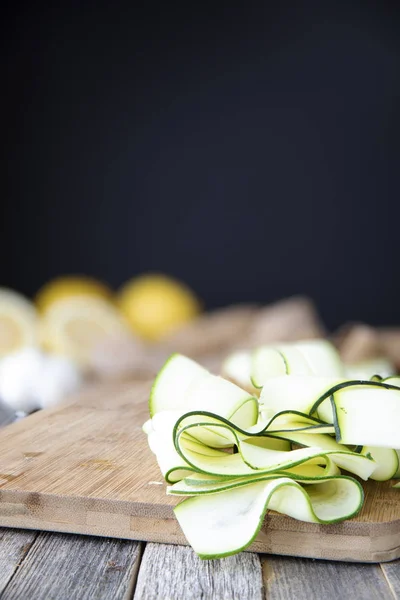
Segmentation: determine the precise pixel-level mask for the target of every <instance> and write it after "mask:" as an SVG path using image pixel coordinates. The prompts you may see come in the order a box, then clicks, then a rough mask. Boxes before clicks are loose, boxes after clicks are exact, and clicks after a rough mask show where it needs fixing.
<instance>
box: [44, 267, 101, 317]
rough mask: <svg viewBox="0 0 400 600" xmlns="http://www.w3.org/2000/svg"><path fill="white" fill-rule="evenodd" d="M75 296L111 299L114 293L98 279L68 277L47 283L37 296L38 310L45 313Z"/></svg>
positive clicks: (77, 276) (79, 276) (81, 276)
mask: <svg viewBox="0 0 400 600" xmlns="http://www.w3.org/2000/svg"><path fill="white" fill-rule="evenodd" d="M75 296H90V297H96V298H104V299H111V298H112V291H111V289H110V288H109V287H107V286H106V285H105V284H104V283H102V282H101V281H97V279H92V278H91V277H86V276H83V275H76V276H74V275H67V276H65V277H58V278H57V279H53V280H52V281H50V282H49V283H46V285H44V286H43V287H42V288H41V289H40V290H39V291H38V293H37V294H36V298H35V302H36V306H37V307H38V309H39V310H40V311H41V312H45V311H46V310H47V309H49V308H50V307H51V306H52V305H53V304H54V303H55V302H58V301H59V300H62V299H63V298H72V297H75Z"/></svg>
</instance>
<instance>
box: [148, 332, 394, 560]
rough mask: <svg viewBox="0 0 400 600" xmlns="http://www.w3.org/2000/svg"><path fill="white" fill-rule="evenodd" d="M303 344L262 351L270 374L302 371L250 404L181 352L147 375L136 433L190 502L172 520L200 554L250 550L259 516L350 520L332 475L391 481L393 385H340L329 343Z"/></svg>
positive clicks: (350, 503) (353, 502)
mask: <svg viewBox="0 0 400 600" xmlns="http://www.w3.org/2000/svg"><path fill="white" fill-rule="evenodd" d="M302 344H303V347H301V344H296V345H284V346H279V350H278V349H276V350H274V351H273V353H271V348H269V349H268V351H267V349H265V348H264V349H262V351H263V352H264V358H265V357H268V356H269V357H270V359H269V360H270V366H271V365H272V364H273V362H274V361H275V367H276V371H275V372H278V370H279V369H282V364H283V366H284V368H285V370H286V373H287V372H288V371H290V368H291V369H292V372H293V371H296V369H297V372H303V373H305V372H306V371H307V370H308V374H303V375H293V374H289V375H287V374H282V375H281V376H279V377H273V378H267V379H266V381H265V382H264V384H263V389H262V391H261V397H260V400H259V401H258V400H257V398H255V397H254V396H253V395H252V394H251V393H250V392H249V391H246V390H243V389H241V388H240V387H238V386H237V385H235V384H233V383H231V382H229V381H226V380H224V379H222V378H221V377H217V376H215V375H212V374H211V373H209V372H208V371H207V370H206V369H203V367H201V366H200V365H197V363H195V362H194V361H191V360H190V359H187V358H186V357H183V356H180V355H174V356H173V357H171V358H170V359H169V361H167V363H166V365H165V366H164V368H163V369H162V370H161V372H160V373H159V375H158V376H157V378H156V381H155V383H154V385H153V388H152V393H151V398H150V403H149V405H150V412H151V415H152V419H150V420H149V421H147V422H146V423H145V424H144V426H143V431H144V432H145V433H146V434H147V436H148V441H149V445H150V448H151V450H152V451H153V452H154V454H155V455H156V458H157V461H158V463H159V466H160V469H161V472H162V473H163V476H164V478H165V480H166V481H167V483H169V484H170V486H169V487H168V492H167V493H169V494H173V495H184V496H189V499H188V500H186V501H184V502H183V503H181V504H180V505H179V506H178V507H177V508H176V509H175V512H176V515H177V518H178V520H179V522H180V523H181V526H182V528H183V531H184V533H185V534H186V536H187V538H188V541H189V543H191V545H192V546H193V547H194V549H195V550H196V552H198V554H200V556H202V557H203V558H213V557H221V556H226V555H229V554H233V553H236V552H238V551H240V550H241V549H243V548H245V547H247V546H248V545H249V544H250V543H251V541H252V540H253V539H254V538H255V536H256V535H257V532H258V530H259V528H260V526H261V523H262V520H263V516H264V515H265V512H266V510H267V509H272V510H276V511H279V512H284V513H285V514H288V515H289V516H292V517H294V518H299V519H302V520H309V521H311V522H321V523H331V522H336V521H339V520H343V519H345V518H349V517H351V516H353V514H355V513H356V512H357V511H358V510H359V509H360V507H361V505H362V488H361V487H360V484H359V483H358V482H357V481H356V480H354V479H352V478H350V477H348V476H346V475H341V472H340V469H345V470H346V471H348V472H350V473H354V474H355V475H357V476H358V477H361V478H363V479H368V478H372V479H375V480H377V481H384V480H387V479H390V478H396V477H399V478H400V450H394V449H393V448H399V447H400V435H399V423H400V377H389V378H387V379H385V380H381V378H380V377H379V376H377V377H375V378H373V380H371V381H359V380H354V381H348V380H345V379H344V378H343V369H342V371H340V369H341V368H342V365H341V364H340V361H339V362H336V366H335V365H334V362H335V360H336V361H337V356H335V351H334V352H333V353H331V354H329V353H330V347H329V345H328V346H327V347H325V351H324V352H325V353H324V352H321V353H319V352H318V344H319V342H315V343H314V342H305V343H302ZM294 346H296V347H294ZM259 356H260V357H261V358H262V354H261V352H260V354H259ZM272 356H274V358H271V357H272ZM278 358H279V360H280V361H281V362H280V363H279V361H278V360H277V359H278ZM242 359H243V357H242ZM245 360H247V358H246V359H245ZM330 361H331V363H330ZM243 364H244V362H243ZM243 364H242V366H243ZM329 364H331V366H329ZM275 367H274V368H275ZM246 368H247V369H248V363H247V367H246ZM263 368H264V367H263ZM325 368H326V371H324V369H325ZM313 369H314V371H313ZM328 371H329V373H330V374H331V375H332V376H327V377H325V376H323V377H321V376H315V375H314V374H313V373H314V372H319V374H320V375H321V374H324V375H325V374H327V375H329V373H328ZM281 372H282V371H281ZM243 373H244V371H243ZM379 375H381V374H379ZM249 389H250V386H247V390H249ZM259 409H260V412H259ZM260 414H261V415H262V418H261V419H260ZM332 436H335V437H332ZM346 444H349V445H352V446H353V445H354V446H357V452H354V451H352V450H351V449H350V448H348V447H347V445H346ZM293 445H294V446H293ZM298 446H300V448H299V447H298ZM300 484H301V485H300ZM302 485H303V486H304V487H301V486H302ZM395 487H397V488H398V489H400V482H399V483H397V484H396V485H395ZM231 517H232V518H231ZM215 519H216V520H217V524H215ZM213 527H214V528H216V530H217V531H216V532H215V531H213ZM218 532H219V533H218Z"/></svg>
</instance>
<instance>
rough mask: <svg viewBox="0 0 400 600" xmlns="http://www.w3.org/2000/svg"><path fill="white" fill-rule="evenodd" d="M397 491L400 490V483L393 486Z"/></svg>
mask: <svg viewBox="0 0 400 600" xmlns="http://www.w3.org/2000/svg"><path fill="white" fill-rule="evenodd" d="M393 487H394V488H395V489H398V490H400V482H399V483H395V484H394V486H393Z"/></svg>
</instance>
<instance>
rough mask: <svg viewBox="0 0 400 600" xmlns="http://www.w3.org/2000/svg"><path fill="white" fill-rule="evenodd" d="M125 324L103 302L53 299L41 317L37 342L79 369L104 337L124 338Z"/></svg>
mask: <svg viewBox="0 0 400 600" xmlns="http://www.w3.org/2000/svg"><path fill="white" fill-rule="evenodd" d="M128 331H129V327H128V324H127V323H126V322H125V321H124V318H123V317H122V315H121V314H120V312H119V311H118V310H117V308H115V306H113V304H111V303H110V302H108V301H107V300H104V299H103V298H98V297H95V296H86V297H85V296H76V297H69V298H63V299H60V300H57V302H53V304H52V305H51V306H49V307H48V308H47V310H46V312H45V313H44V314H43V316H42V319H41V324H40V334H41V342H42V345H43V346H44V347H45V349H46V350H48V351H49V352H54V353H55V354H60V355H62V356H65V357H67V358H69V359H71V360H73V361H74V362H75V363H77V364H78V365H80V366H81V367H83V368H86V367H88V366H89V365H90V363H91V356H92V352H93V351H94V348H95V347H96V346H97V344H98V343H101V342H102V341H103V340H104V339H105V338H107V337H115V336H119V335H124V334H125V335H126V333H127V332H128Z"/></svg>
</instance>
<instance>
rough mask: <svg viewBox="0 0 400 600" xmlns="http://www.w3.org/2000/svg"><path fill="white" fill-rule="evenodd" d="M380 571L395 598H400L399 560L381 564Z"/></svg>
mask: <svg viewBox="0 0 400 600" xmlns="http://www.w3.org/2000/svg"><path fill="white" fill-rule="evenodd" d="M381 569H382V573H383V574H384V576H385V578H386V581H387V582H388V585H389V587H390V589H391V591H392V593H393V595H394V597H395V598H400V560H396V561H395V562H392V563H385V564H383V565H381Z"/></svg>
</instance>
